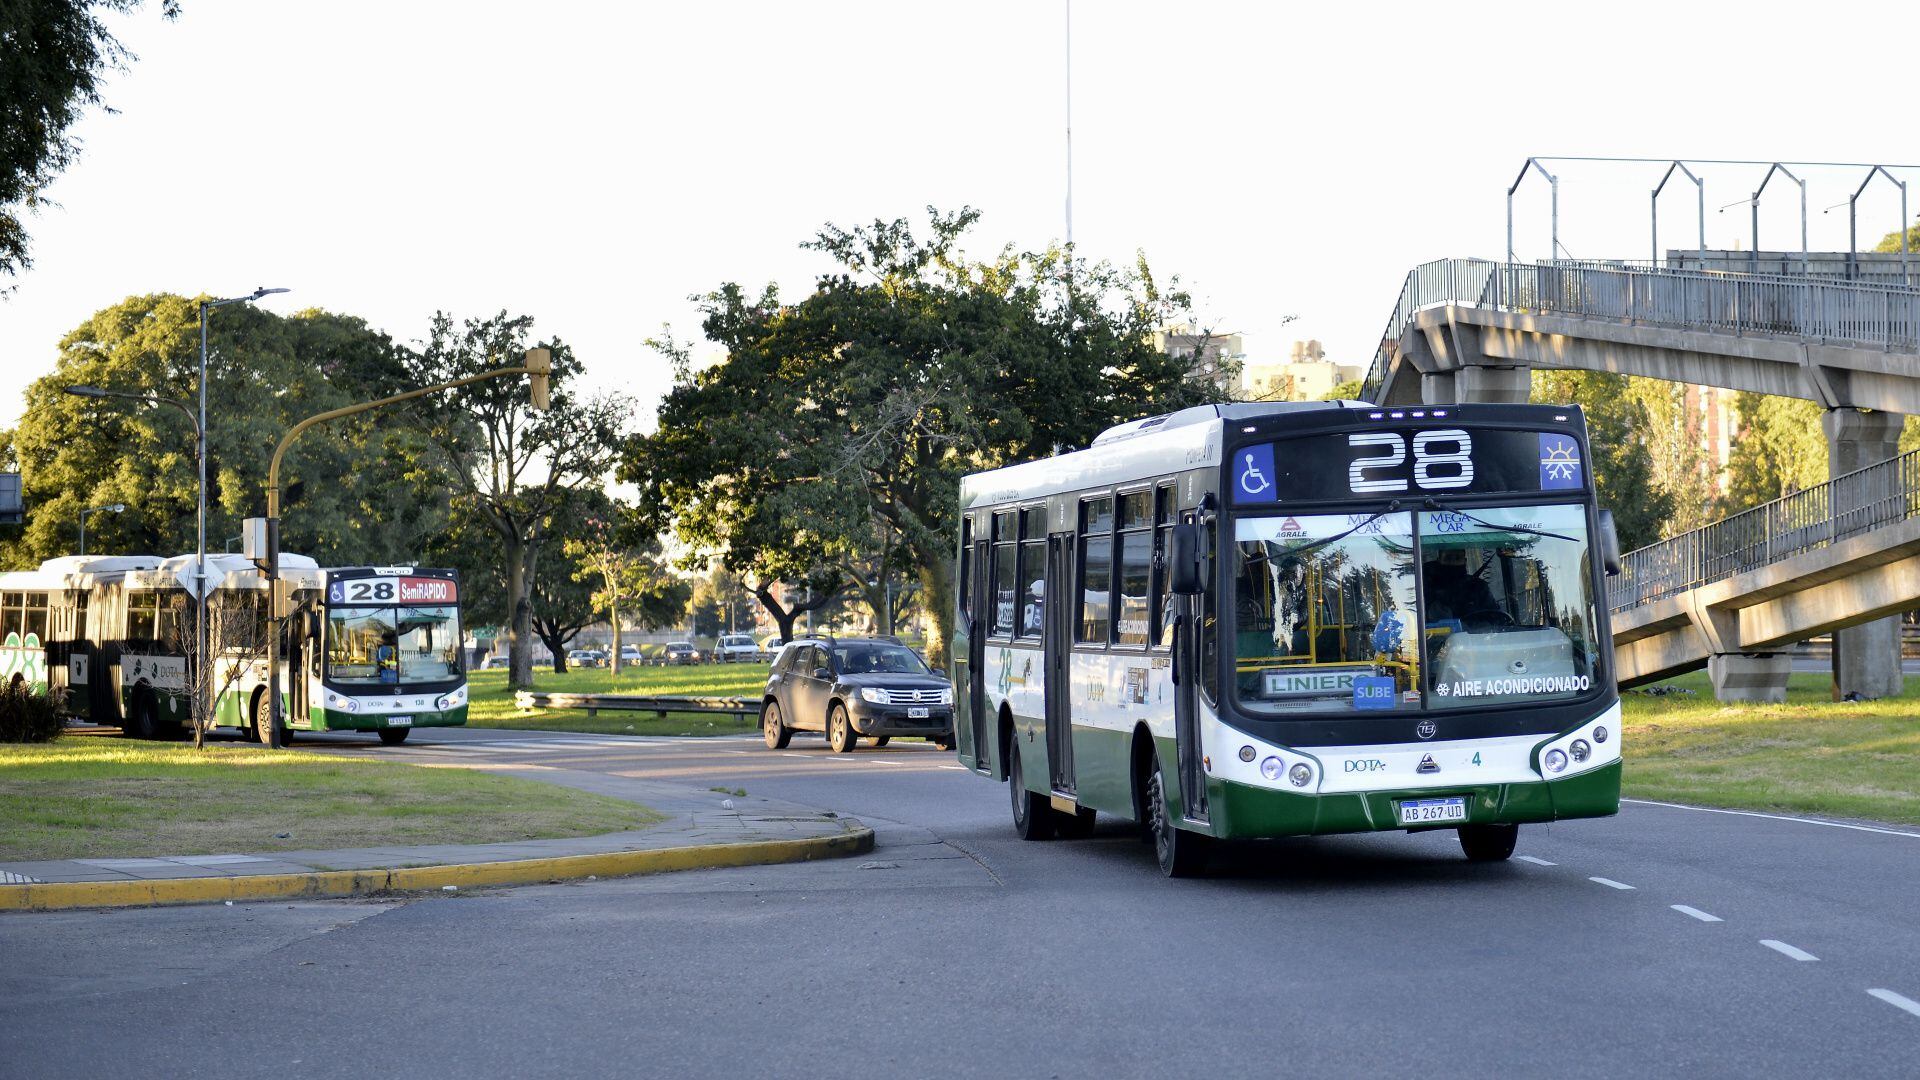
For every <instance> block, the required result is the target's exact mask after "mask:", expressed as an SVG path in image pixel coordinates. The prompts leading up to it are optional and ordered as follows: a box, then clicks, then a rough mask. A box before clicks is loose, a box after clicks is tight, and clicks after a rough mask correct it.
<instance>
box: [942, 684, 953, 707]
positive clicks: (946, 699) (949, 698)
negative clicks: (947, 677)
mask: <svg viewBox="0 0 1920 1080" xmlns="http://www.w3.org/2000/svg"><path fill="white" fill-rule="evenodd" d="M940 704H942V705H951V704H953V687H951V686H949V687H947V688H946V689H945V690H942V691H940Z"/></svg>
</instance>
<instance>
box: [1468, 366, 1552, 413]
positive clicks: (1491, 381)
mask: <svg viewBox="0 0 1920 1080" xmlns="http://www.w3.org/2000/svg"><path fill="white" fill-rule="evenodd" d="M1453 392H1454V397H1455V398H1456V399H1457V401H1458V403H1460V404H1467V403H1469V402H1480V403H1484V404H1489V405H1525V404H1526V403H1527V400H1528V399H1529V398H1530V397H1532V396H1533V369H1532V368H1525V367H1490V366H1485V365H1481V364H1474V365H1471V366H1469V367H1463V368H1461V369H1460V370H1458V371H1456V372H1454V374H1453Z"/></svg>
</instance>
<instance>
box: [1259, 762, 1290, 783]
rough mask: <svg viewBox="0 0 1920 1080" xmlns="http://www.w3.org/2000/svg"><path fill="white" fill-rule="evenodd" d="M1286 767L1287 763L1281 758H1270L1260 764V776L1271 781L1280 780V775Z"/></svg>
mask: <svg viewBox="0 0 1920 1080" xmlns="http://www.w3.org/2000/svg"><path fill="white" fill-rule="evenodd" d="M1286 767H1287V766H1286V763H1285V762H1283V761H1281V760H1280V759H1279V758H1277V757H1270V758H1267V759H1265V760H1263V761H1261V762H1260V775H1261V776H1264V777H1266V778H1267V779H1269V780H1278V779H1280V774H1281V773H1282V772H1284V771H1285V770H1286Z"/></svg>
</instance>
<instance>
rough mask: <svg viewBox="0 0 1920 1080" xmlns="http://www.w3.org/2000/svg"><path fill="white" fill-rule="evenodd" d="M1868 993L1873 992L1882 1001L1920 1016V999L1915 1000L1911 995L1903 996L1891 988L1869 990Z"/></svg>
mask: <svg viewBox="0 0 1920 1080" xmlns="http://www.w3.org/2000/svg"><path fill="white" fill-rule="evenodd" d="M1867 993H1869V994H1872V995H1873V996H1874V997H1877V998H1879V999H1880V1000H1881V1001H1884V1002H1886V1003H1887V1004H1889V1005H1891V1006H1893V1007H1894V1008H1896V1009H1901V1010H1904V1011H1906V1012H1910V1013H1912V1014H1913V1015H1915V1016H1920V1001H1915V1000H1913V999H1912V998H1910V997H1902V996H1901V995H1899V994H1896V993H1894V992H1893V991H1891V990H1869V991H1867Z"/></svg>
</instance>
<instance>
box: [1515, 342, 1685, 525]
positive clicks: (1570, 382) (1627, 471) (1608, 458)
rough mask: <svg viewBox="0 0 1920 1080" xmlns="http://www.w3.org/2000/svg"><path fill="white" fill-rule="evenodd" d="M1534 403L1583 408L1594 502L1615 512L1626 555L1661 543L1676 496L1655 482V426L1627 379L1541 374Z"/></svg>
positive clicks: (1588, 374) (1603, 375) (1569, 373)
mask: <svg viewBox="0 0 1920 1080" xmlns="http://www.w3.org/2000/svg"><path fill="white" fill-rule="evenodd" d="M1533 400H1534V401H1537V402H1542V403H1552V404H1562V403H1564V404H1571V405H1579V406H1580V407H1581V411H1582V412H1583V413H1584V414H1585V415H1586V418H1587V438H1588V443H1589V445H1590V453H1591V455H1592V462H1591V466H1592V469H1593V486H1594V491H1595V496H1596V497H1597V499H1598V500H1599V503H1600V505H1601V506H1602V507H1605V508H1607V509H1609V510H1612V511H1613V523H1614V528H1615V530H1616V531H1617V532H1618V533H1619V536H1620V546H1621V549H1622V550H1625V551H1632V550H1633V549H1635V548H1639V547H1644V546H1646V545H1648V544H1651V543H1654V542H1655V541H1657V540H1659V539H1660V538H1661V536H1662V535H1664V534H1665V531H1666V528H1667V525H1668V521H1669V519H1670V518H1671V517H1672V515H1673V506H1674V492H1673V491H1672V490H1670V489H1669V488H1666V487H1664V486H1663V485H1662V484H1661V483H1660V482H1659V481H1658V479H1657V478H1656V476H1655V466H1654V458H1653V453H1652V451H1651V449H1650V448H1649V444H1648V438H1647V436H1648V433H1649V429H1650V427H1651V426H1652V424H1651V421H1650V419H1649V418H1648V415H1647V408H1646V405H1645V403H1644V402H1643V401H1642V400H1641V399H1640V398H1639V397H1638V396H1637V395H1635V394H1633V393H1631V392H1629V387H1628V380H1627V377H1626V376H1624V375H1612V374H1608V373H1606V372H1597V371H1550V370H1542V371H1536V372H1534V373H1533Z"/></svg>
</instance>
